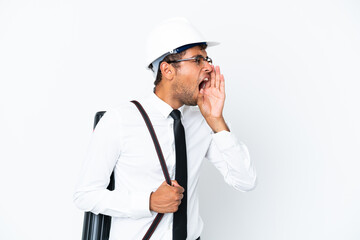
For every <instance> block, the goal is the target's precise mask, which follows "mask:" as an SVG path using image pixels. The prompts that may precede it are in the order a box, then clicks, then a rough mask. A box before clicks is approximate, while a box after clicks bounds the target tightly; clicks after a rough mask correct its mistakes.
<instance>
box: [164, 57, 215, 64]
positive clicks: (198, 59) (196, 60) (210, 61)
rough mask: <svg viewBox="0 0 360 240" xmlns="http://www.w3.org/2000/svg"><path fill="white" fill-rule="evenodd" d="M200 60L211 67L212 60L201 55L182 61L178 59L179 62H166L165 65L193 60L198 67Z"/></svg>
mask: <svg viewBox="0 0 360 240" xmlns="http://www.w3.org/2000/svg"><path fill="white" fill-rule="evenodd" d="M200 59H202V60H203V61H206V62H207V63H209V64H210V65H212V59H211V58H209V57H208V56H206V57H204V56H202V55H197V56H195V57H191V58H184V59H179V60H173V61H166V62H167V63H178V62H184V61H190V60H195V62H196V63H197V64H198V65H200V62H198V61H200Z"/></svg>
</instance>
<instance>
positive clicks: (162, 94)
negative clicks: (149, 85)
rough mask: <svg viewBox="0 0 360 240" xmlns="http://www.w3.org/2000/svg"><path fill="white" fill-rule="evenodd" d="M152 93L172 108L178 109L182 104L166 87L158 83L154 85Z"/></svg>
mask: <svg viewBox="0 0 360 240" xmlns="http://www.w3.org/2000/svg"><path fill="white" fill-rule="evenodd" d="M154 93H155V94H156V96H158V97H159V98H160V99H161V100H163V101H164V102H166V103H167V104H169V105H170V106H171V107H172V108H173V109H179V108H180V107H181V106H182V105H184V104H183V103H182V102H181V101H179V100H178V99H175V98H174V94H172V91H171V90H170V89H168V88H165V87H164V86H162V84H159V85H158V86H156V88H155V91H154Z"/></svg>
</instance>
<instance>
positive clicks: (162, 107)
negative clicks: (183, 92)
mask: <svg viewBox="0 0 360 240" xmlns="http://www.w3.org/2000/svg"><path fill="white" fill-rule="evenodd" d="M150 102H151V104H152V105H153V106H154V107H155V108H156V109H157V110H158V111H159V112H160V113H161V115H162V116H163V117H164V118H168V117H169V116H170V113H171V112H172V111H173V110H174V109H173V108H172V107H171V106H170V105H169V104H167V103H166V102H164V101H163V100H162V99H160V98H159V97H158V96H157V95H156V94H155V93H152V94H151V95H150ZM184 106H185V105H182V106H181V107H180V108H178V110H179V111H180V112H181V118H183V110H184Z"/></svg>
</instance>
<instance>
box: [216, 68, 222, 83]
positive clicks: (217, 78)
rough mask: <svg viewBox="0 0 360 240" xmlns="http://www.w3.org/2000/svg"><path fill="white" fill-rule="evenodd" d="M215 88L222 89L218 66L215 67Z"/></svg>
mask: <svg viewBox="0 0 360 240" xmlns="http://www.w3.org/2000/svg"><path fill="white" fill-rule="evenodd" d="M215 76H216V77H215V87H216V88H219V87H220V77H221V76H220V67H219V66H216V67H215Z"/></svg>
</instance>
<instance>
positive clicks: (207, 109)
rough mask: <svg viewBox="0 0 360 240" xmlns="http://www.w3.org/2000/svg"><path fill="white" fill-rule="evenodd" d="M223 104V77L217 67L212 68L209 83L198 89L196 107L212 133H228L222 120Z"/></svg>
mask: <svg viewBox="0 0 360 240" xmlns="http://www.w3.org/2000/svg"><path fill="white" fill-rule="evenodd" d="M224 103H225V80H224V75H222V74H221V73H220V67H219V66H216V67H214V66H212V71H211V73H210V81H208V82H207V83H206V85H205V88H202V89H200V92H199V95H198V100H197V105H198V106H199V109H200V111H201V114H202V115H203V116H204V118H205V120H206V121H207V123H208V124H209V126H210V127H211V128H212V130H213V131H214V132H219V131H221V130H227V131H229V129H228V127H227V126H226V124H225V120H224V118H223V114H222V112H223V109H224Z"/></svg>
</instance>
